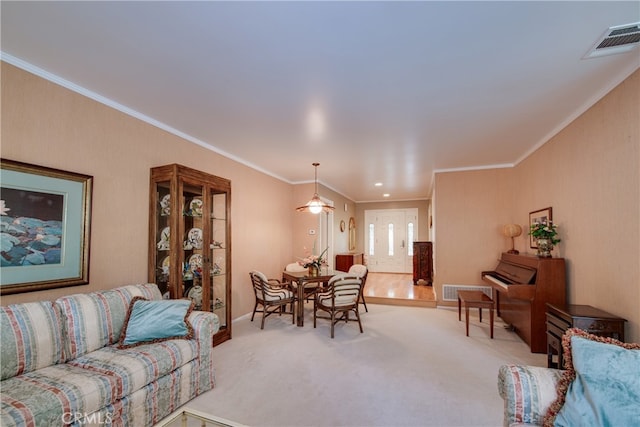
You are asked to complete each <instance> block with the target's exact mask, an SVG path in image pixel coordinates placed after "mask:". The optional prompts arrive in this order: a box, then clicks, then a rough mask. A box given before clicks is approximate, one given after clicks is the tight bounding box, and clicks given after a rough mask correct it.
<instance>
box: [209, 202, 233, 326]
mask: <svg viewBox="0 0 640 427" xmlns="http://www.w3.org/2000/svg"><path fill="white" fill-rule="evenodd" d="M210 206H211V208H212V209H211V244H210V245H209V249H210V251H211V252H210V254H209V256H210V260H211V268H210V281H209V292H210V295H211V299H210V300H211V311H213V312H214V313H216V314H217V315H218V317H219V318H220V329H223V328H225V329H226V328H227V324H226V319H227V309H228V308H229V307H228V304H227V293H226V289H227V272H228V271H229V266H228V260H229V257H228V250H229V239H228V236H227V193H226V192H216V191H215V190H213V191H212V194H211V203H210Z"/></svg>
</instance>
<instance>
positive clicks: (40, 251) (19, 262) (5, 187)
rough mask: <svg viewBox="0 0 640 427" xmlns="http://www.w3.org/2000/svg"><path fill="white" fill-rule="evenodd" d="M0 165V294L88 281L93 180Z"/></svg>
mask: <svg viewBox="0 0 640 427" xmlns="http://www.w3.org/2000/svg"><path fill="white" fill-rule="evenodd" d="M0 166H1V167H0V182H1V184H0V187H1V188H0V191H1V193H0V196H1V197H0V198H1V201H0V231H1V232H2V233H1V240H0V244H1V245H2V256H0V295H7V294H14V293H21V292H30V291H38V290H42V289H51V288H59V287H66V286H76V285H84V284H87V283H89V242H90V229H91V196H92V189H93V177H92V176H89V175H83V174H79V173H74V172H67V171H62V170H59V169H53V168H48V167H44V166H37V165H32V164H28V163H22V162H17V161H13V160H7V159H0Z"/></svg>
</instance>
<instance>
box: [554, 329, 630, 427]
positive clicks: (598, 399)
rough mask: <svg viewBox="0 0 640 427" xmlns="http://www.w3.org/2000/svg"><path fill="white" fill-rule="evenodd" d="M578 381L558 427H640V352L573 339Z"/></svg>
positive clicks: (558, 417) (568, 395) (557, 420)
mask: <svg viewBox="0 0 640 427" xmlns="http://www.w3.org/2000/svg"><path fill="white" fill-rule="evenodd" d="M571 358H572V361H573V368H574V370H575V379H574V380H573V381H572V382H571V383H570V384H569V387H568V389H567V393H566V396H565V401H564V405H563V406H562V408H561V409H560V411H559V412H558V414H557V415H556V418H555V422H554V425H555V426H596V425H597V426H640V351H639V350H635V349H627V348H624V346H622V345H615V344H608V343H604V342H598V341H594V340H590V339H588V338H584V337H580V336H571Z"/></svg>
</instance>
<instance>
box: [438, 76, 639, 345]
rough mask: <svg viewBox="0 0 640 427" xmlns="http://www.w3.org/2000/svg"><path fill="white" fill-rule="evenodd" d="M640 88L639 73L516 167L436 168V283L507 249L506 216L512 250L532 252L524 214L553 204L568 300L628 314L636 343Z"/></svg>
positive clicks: (477, 268)
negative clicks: (518, 228)
mask: <svg viewBox="0 0 640 427" xmlns="http://www.w3.org/2000/svg"><path fill="white" fill-rule="evenodd" d="M639 93H640V71H636V72H635V73H634V74H632V75H631V76H630V77H629V78H627V79H626V80H625V81H624V82H623V83H621V84H620V85H619V86H618V87H616V88H615V89H614V90H612V91H611V92H610V93H609V94H607V95H606V96H605V97H604V98H603V99H601V100H600V101H599V102H598V103H596V104H595V105H594V106H593V107H591V108H590V109H589V110H588V111H586V112H585V113H584V114H583V115H581V116H580V117H578V118H577V119H576V120H575V121H573V122H572V123H571V124H569V125H568V126H567V127H566V128H565V129H564V130H562V131H561V132H560V133H558V134H557V135H556V136H554V137H553V138H552V139H551V140H550V141H548V142H547V143H546V144H545V145H543V146H542V147H541V148H540V149H538V150H537V151H536V152H534V153H533V154H532V155H531V156H529V157H528V158H527V159H525V160H524V161H522V162H521V163H520V164H519V165H517V166H516V167H515V168H513V169H502V170H485V171H476V172H455V173H441V174H437V175H436V185H435V191H434V208H435V224H436V235H437V237H436V248H435V252H436V255H435V257H436V284H435V286H436V291H437V292H438V290H439V289H441V285H442V284H443V283H461V284H476V283H481V281H480V273H481V271H482V270H485V269H490V268H492V266H494V265H495V264H496V258H497V257H499V256H500V253H501V252H503V251H504V250H506V249H508V248H509V245H508V242H507V240H506V238H504V237H502V236H501V235H500V233H499V229H500V227H501V226H502V225H503V224H505V223H507V222H512V221H513V222H516V223H519V224H521V225H522V226H523V227H524V229H525V232H524V233H523V235H522V236H521V237H519V238H517V239H516V249H518V250H520V251H521V252H533V250H532V249H529V245H528V236H527V235H526V227H527V225H528V214H529V212H531V211H534V210H538V209H542V208H545V207H548V206H551V207H552V208H553V220H554V222H556V223H557V224H558V225H559V232H560V237H561V238H562V239H563V241H562V242H561V243H560V244H559V245H558V247H557V248H556V249H555V250H554V256H561V257H564V258H565V259H566V260H567V268H568V272H567V280H568V300H569V302H570V303H572V304H588V305H593V306H595V307H598V308H601V309H603V310H605V311H608V312H610V313H613V314H615V315H618V316H621V317H624V318H625V319H627V320H628V322H627V326H626V334H627V336H626V339H627V341H634V342H640V172H639V170H640V152H639V146H640V129H639V126H638V120H639V118H640V103H639V102H638V101H639V100H638V94H639ZM462 259H464V260H465V263H460V260H462ZM438 294H440V293H439V292H438ZM439 303H441V302H439Z"/></svg>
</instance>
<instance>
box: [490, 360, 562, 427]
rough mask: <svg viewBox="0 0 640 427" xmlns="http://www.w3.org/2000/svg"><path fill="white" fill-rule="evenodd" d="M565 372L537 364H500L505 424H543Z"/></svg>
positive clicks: (510, 426)
mask: <svg viewBox="0 0 640 427" xmlns="http://www.w3.org/2000/svg"><path fill="white" fill-rule="evenodd" d="M563 372H564V371H561V370H558V369H550V368H541V367H537V366H524V365H503V366H501V367H500V369H499V371H498V392H499V394H500V397H502V399H503V400H504V426H505V427H515V426H525V425H534V426H541V425H542V424H543V420H544V416H545V414H546V412H547V409H549V406H551V404H552V403H553V401H554V400H556V397H557V393H556V389H557V386H558V382H559V381H560V378H562V373H563Z"/></svg>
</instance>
